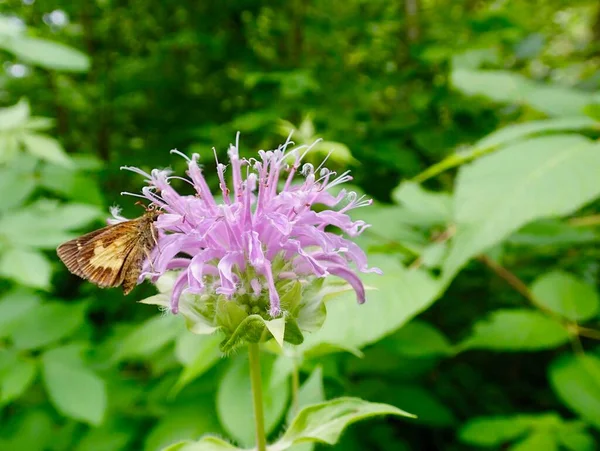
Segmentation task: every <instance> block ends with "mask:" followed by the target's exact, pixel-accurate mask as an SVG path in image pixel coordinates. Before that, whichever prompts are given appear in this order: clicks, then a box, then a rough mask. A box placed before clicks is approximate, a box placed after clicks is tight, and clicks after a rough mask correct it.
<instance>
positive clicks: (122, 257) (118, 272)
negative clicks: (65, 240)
mask: <svg viewBox="0 0 600 451" xmlns="http://www.w3.org/2000/svg"><path fill="white" fill-rule="evenodd" d="M137 222H138V220H137V219H134V220H132V221H127V222H122V223H119V224H115V225H114V226H112V227H111V228H109V229H108V230H106V231H104V232H103V233H100V234H98V235H96V236H94V237H93V238H92V239H90V240H89V241H87V242H86V243H85V244H83V245H82V246H81V248H80V249H79V253H78V256H77V263H78V266H79V270H80V271H81V273H82V274H83V276H82V277H84V278H85V279H88V280H89V281H90V282H92V283H95V284H96V285H98V286H99V287H102V288H106V287H117V286H119V285H121V283H122V282H123V278H124V274H125V270H126V268H127V266H128V265H127V260H128V258H129V255H130V254H131V253H132V252H134V253H135V252H136V247H137V246H138V241H139V230H138V226H137Z"/></svg>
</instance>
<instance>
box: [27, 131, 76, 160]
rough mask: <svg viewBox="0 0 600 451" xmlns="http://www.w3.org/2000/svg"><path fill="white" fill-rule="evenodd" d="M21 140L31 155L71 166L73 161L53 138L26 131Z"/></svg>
mask: <svg viewBox="0 0 600 451" xmlns="http://www.w3.org/2000/svg"><path fill="white" fill-rule="evenodd" d="M21 140H22V141H23V144H24V145H25V148H26V149H27V151H28V152H29V153H31V154H32V155H35V156H36V157H38V158H41V159H42V160H46V161H49V162H51V163H55V164H58V165H60V166H64V167H67V168H70V167H73V162H72V161H71V159H70V158H69V156H68V155H67V154H66V153H65V151H64V149H63V148H62V146H61V145H60V144H59V142H58V141H57V140H55V139H54V138H50V137H49V136H46V135H40V134H37V133H26V134H24V135H23V136H22V137H21Z"/></svg>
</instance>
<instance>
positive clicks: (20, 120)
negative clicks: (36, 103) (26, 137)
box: [0, 99, 31, 131]
mask: <svg viewBox="0 0 600 451" xmlns="http://www.w3.org/2000/svg"><path fill="white" fill-rule="evenodd" d="M30 114H31V113H30V109H29V102H28V101H27V100H26V99H21V100H19V102H18V103H17V104H15V105H13V106H9V107H7V108H0V131H2V130H10V129H14V128H19V127H22V126H24V125H25V123H26V122H27V119H29V115H30Z"/></svg>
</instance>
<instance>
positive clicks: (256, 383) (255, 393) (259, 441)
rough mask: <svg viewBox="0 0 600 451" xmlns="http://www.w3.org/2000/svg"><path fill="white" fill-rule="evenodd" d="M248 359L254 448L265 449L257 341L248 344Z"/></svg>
mask: <svg viewBox="0 0 600 451" xmlns="http://www.w3.org/2000/svg"><path fill="white" fill-rule="evenodd" d="M248 356H249V360H250V382H251V384H252V404H253V405H254V424H255V427H256V450H257V451H266V450H267V438H266V436H265V416H264V412H263V395H262V383H261V380H260V349H259V346H258V343H249V344H248Z"/></svg>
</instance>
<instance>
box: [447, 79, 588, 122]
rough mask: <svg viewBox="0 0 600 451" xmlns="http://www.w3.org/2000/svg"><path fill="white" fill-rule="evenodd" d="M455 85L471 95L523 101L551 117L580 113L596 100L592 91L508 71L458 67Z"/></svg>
mask: <svg viewBox="0 0 600 451" xmlns="http://www.w3.org/2000/svg"><path fill="white" fill-rule="evenodd" d="M451 79H452V84H453V85H454V86H455V87H456V88H458V89H460V90H461V91H463V92H464V93H466V94H469V95H482V96H485V97H488V98H490V99H492V100H495V101H498V102H506V103H523V104H526V105H529V106H530V107H531V108H533V109H535V110H538V111H541V112H543V113H546V114H548V115H550V116H577V115H581V114H582V112H583V109H584V107H585V106H586V105H588V104H590V103H593V101H594V99H593V97H592V98H591V97H590V95H589V94H587V93H585V92H583V91H578V90H576V89H574V88H569V87H565V86H561V85H558V84H542V83H536V82H534V81H532V80H529V79H527V78H525V77H524V76H522V75H520V74H517V73H514V72H508V71H499V70H498V71H492V70H473V69H456V70H454V71H452V74H451Z"/></svg>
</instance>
